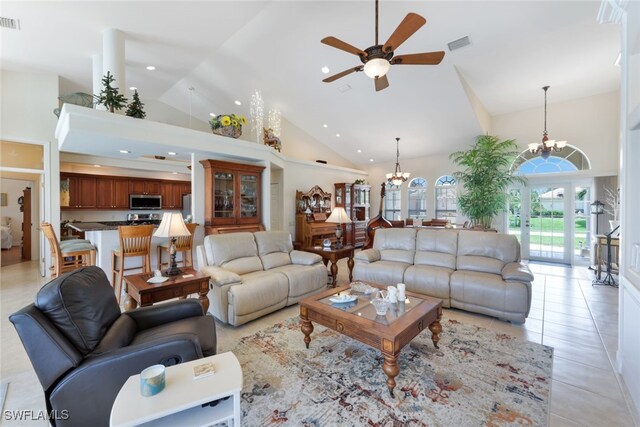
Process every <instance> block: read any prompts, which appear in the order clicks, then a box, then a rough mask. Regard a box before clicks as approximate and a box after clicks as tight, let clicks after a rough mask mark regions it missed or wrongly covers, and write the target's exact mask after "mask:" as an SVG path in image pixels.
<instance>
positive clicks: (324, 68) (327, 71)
mask: <svg viewBox="0 0 640 427" xmlns="http://www.w3.org/2000/svg"><path fill="white" fill-rule="evenodd" d="M320 71H322V72H323V73H324V74H329V71H331V70H329V67H327V66H326V65H325V66H324V67H322V68H321V69H320Z"/></svg>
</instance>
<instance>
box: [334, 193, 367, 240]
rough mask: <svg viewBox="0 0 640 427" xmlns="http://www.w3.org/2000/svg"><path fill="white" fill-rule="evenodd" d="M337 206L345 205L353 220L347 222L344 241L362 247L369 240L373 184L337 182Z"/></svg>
mask: <svg viewBox="0 0 640 427" xmlns="http://www.w3.org/2000/svg"><path fill="white" fill-rule="evenodd" d="M335 191H336V206H337V207H343V208H344V210H345V211H346V212H347V215H349V217H350V218H351V221H353V223H352V224H345V225H344V226H343V227H344V228H345V230H344V243H345V244H346V245H352V246H355V247H361V246H363V245H364V244H365V242H366V240H367V223H368V222H369V211H370V210H371V209H370V208H371V205H370V200H371V197H370V196H371V186H370V185H364V184H349V183H337V184H335Z"/></svg>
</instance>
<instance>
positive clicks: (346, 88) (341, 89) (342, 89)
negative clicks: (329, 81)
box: [338, 85, 351, 93]
mask: <svg viewBox="0 0 640 427" xmlns="http://www.w3.org/2000/svg"><path fill="white" fill-rule="evenodd" d="M338 90H339V91H340V93H345V92H347V91H349V90H351V86H350V85H344V86H342V87H340V88H338Z"/></svg>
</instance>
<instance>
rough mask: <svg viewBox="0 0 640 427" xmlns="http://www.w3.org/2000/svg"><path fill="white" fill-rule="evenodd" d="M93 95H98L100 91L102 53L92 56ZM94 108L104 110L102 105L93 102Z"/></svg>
mask: <svg viewBox="0 0 640 427" xmlns="http://www.w3.org/2000/svg"><path fill="white" fill-rule="evenodd" d="M91 59H92V72H91V74H92V76H93V95H96V96H99V95H100V92H101V91H102V54H101V53H96V54H94V55H93V56H92V57H91ZM94 108H95V109H96V110H106V108H105V106H104V105H98V104H95V107H94Z"/></svg>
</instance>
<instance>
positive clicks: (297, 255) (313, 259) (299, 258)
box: [290, 249, 322, 265]
mask: <svg viewBox="0 0 640 427" xmlns="http://www.w3.org/2000/svg"><path fill="white" fill-rule="evenodd" d="M290 256H291V262H292V263H293V264H299V265H314V264H317V263H319V262H322V257H321V256H320V255H318V254H313V253H311V252H304V251H298V250H295V249H294V250H292V251H291V253H290Z"/></svg>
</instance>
